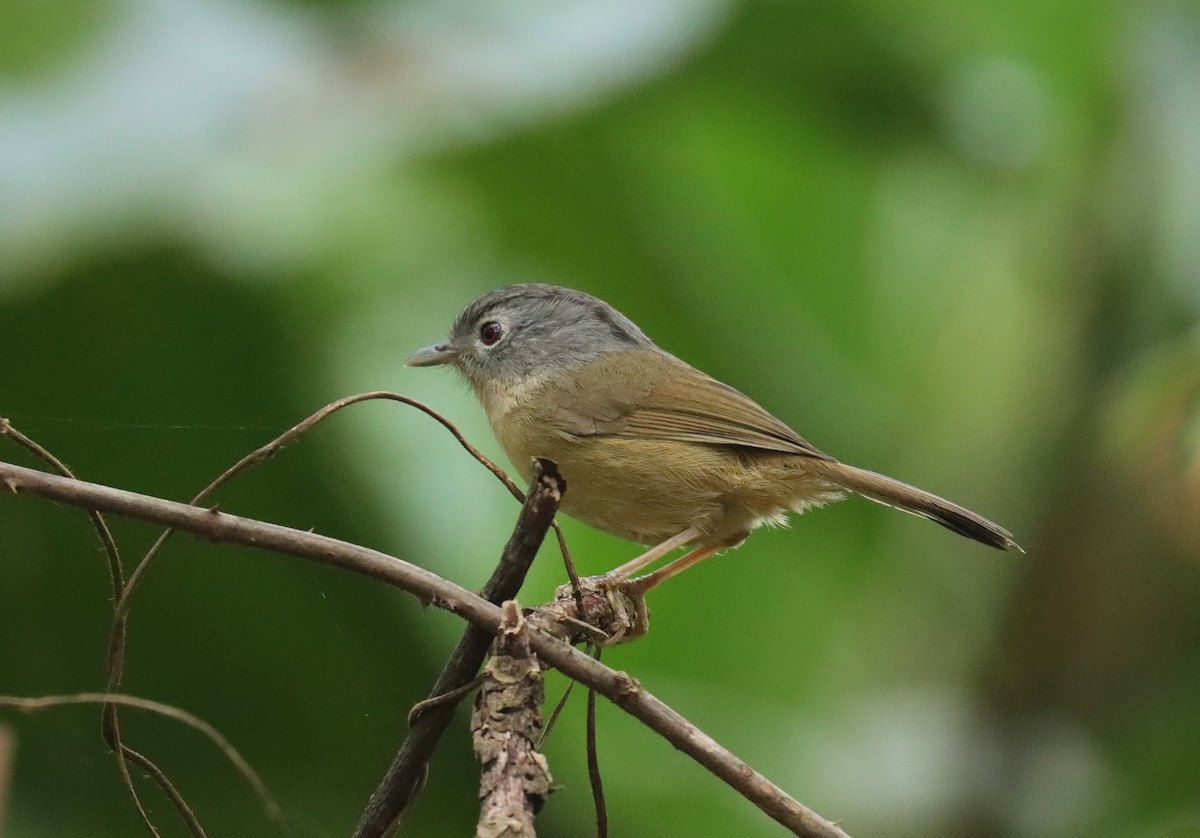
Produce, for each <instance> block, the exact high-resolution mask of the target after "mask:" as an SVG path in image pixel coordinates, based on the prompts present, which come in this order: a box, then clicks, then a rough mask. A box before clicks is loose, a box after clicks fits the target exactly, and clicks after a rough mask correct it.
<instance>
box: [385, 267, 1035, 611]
mask: <svg viewBox="0 0 1200 838" xmlns="http://www.w3.org/2000/svg"><path fill="white" fill-rule="evenodd" d="M406 364H407V365H408V366H412V367H426V366H434V365H438V364H448V365H451V366H453V367H455V368H456V369H457V370H458V371H459V372H460V373H462V375H463V376H464V377H465V378H466V380H467V382H468V383H470V385H471V388H472V389H473V390H474V391H475V394H476V395H477V396H478V397H479V400H480V402H482V404H483V408H484V410H485V411H487V416H488V421H489V422H490V423H491V426H492V430H493V431H494V432H495V434H496V438H497V439H498V440H499V442H500V445H501V446H502V447H503V448H504V451H505V453H506V454H507V455H508V457H509V459H510V460H512V462H513V465H514V466H516V468H517V470H518V471H519V472H520V473H521V475H522V476H523V477H524V478H525V479H526V480H529V479H531V477H532V468H533V466H532V458H533V457H545V458H548V459H551V460H553V461H554V462H556V463H557V464H558V467H559V470H560V471H561V472H562V474H563V476H564V477H565V478H566V480H567V486H568V491H567V492H566V494H565V495H564V497H563V506H562V509H563V511H565V512H566V513H567V514H569V515H571V516H572V517H574V518H578V519H579V520H580V521H583V522H584V523H586V524H589V525H591V526H593V527H596V528H597V529H601V530H604V531H605V532H609V533H612V534H613V535H617V536H620V537H621V538H626V539H629V540H630V541H636V542H639V543H641V544H646V545H653V546H652V547H651V549H650V550H648V551H647V552H645V553H643V554H642V555H640V556H638V557H637V558H635V559H633V560H632V561H630V562H627V563H626V564H624V565H622V566H620V567H618V568H617V569H615V570H613V571H611V572H610V573H609V574H607V576H608V577H609V578H611V579H612V580H615V581H618V582H622V583H628V584H630V585H631V586H632V588H633V590H634V591H636V592H637V593H639V594H644V593H645V592H646V591H648V590H650V589H651V588H653V587H655V586H656V585H658V584H660V583H661V582H663V581H665V580H666V579H668V578H670V577H671V576H674V575H675V574H677V573H679V572H680V571H682V570H685V569H686V568H688V567H690V566H692V565H694V564H696V563H697V562H699V561H700V560H702V559H704V558H706V557H708V556H711V555H712V554H713V553H715V552H717V551H719V550H721V549H724V548H727V547H733V546H736V545H738V544H740V543H741V542H742V541H743V540H745V538H746V536H747V535H749V534H750V531H751V530H753V529H754V528H755V527H758V526H761V525H762V524H767V523H778V522H781V521H783V520H784V519H785V518H786V516H787V514H788V513H789V512H803V511H804V510H806V509H808V508H809V507H813V506H820V505H822V504H825V503H828V502H830V501H834V500H838V499H840V498H842V497H843V496H844V494H845V492H847V491H849V492H855V493H857V494H859V495H862V496H863V497H865V498H868V499H870V500H873V501H876V502H877V503H882V504H886V505H888V506H893V507H895V508H897V509H901V510H903V511H905V512H910V513H912V514H914V515H919V516H921V517H923V518H928V519H930V520H932V521H936V522H937V523H939V524H941V525H942V526H943V527H946V528H947V529H950V530H953V531H954V532H956V533H958V534H959V535H963V536H966V537H967V538H971V539H974V540H975V541H979V542H982V543H983V544H986V545H988V546H989V547H995V548H998V549H1001V550H1011V549H1017V550H1019V549H1020V547H1019V546H1018V545H1017V543H1016V542H1015V541H1014V540H1013V537H1012V535H1011V533H1009V532H1008V531H1007V530H1005V529H1004V528H1003V527H1001V526H998V525H996V524H993V523H992V522H991V521H989V520H987V519H986V518H983V517H982V516H980V515H977V514H975V513H974V512H971V511H970V510H969V509H965V508H963V507H961V506H958V505H957V504H954V503H951V502H950V501H947V500H944V499H942V498H940V497H938V496H936V495H933V494H930V493H929V492H926V491H923V490H921V489H918V488H916V487H914V486H909V485H908V484H907V483H901V482H900V481H899V480H893V479H892V478H890V477H885V476H884V475H882V474H876V473H875V472H873V471H866V470H864V469H860V468H856V467H854V466H850V465H846V464H845V463H841V462H838V461H837V460H835V459H834V458H833V457H831V456H829V455H828V454H826V453H824V452H823V451H821V450H819V449H817V448H815V447H814V446H813V445H812V444H811V443H809V442H808V441H807V440H805V439H804V438H803V437H801V436H800V435H799V434H797V433H796V432H795V431H793V430H792V429H791V428H790V427H788V426H787V425H785V424H784V423H783V422H781V421H780V420H778V419H776V418H775V417H774V416H772V415H771V414H770V413H768V412H767V411H766V410H764V409H763V408H762V407H760V406H759V405H758V404H757V403H756V402H755V401H754V400H752V399H750V398H749V397H748V396H746V395H744V394H742V393H740V392H739V391H737V390H735V389H734V388H732V387H730V386H729V385H727V384H723V383H721V382H720V381H717V380H716V379H715V378H712V377H711V376H708V375H706V374H704V373H702V372H700V371H699V370H697V369H696V368H695V367H692V366H690V365H689V364H687V363H685V362H683V361H681V360H680V359H678V358H676V357H675V356H674V355H671V354H670V353H668V352H665V351H663V350H662V349H660V348H659V347H658V346H656V345H655V344H654V342H653V341H651V340H650V338H648V337H646V335H645V334H644V333H643V332H642V330H641V329H639V328H638V327H637V326H636V325H634V323H633V321H631V320H630V319H629V318H628V317H626V316H625V315H623V314H621V313H620V312H619V311H617V310H616V309H615V308H613V307H612V306H610V305H609V304H608V303H605V302H604V301H603V300H600V299H597V298H596V297H593V296H591V295H590V294H585V293H583V292H582V291H575V290H572V289H569V288H560V287H558V286H555V285H542V284H524V285H512V286H509V287H506V288H500V289H497V290H495V291H492V292H489V293H487V294H484V295H483V296H481V297H479V298H478V299H476V300H475V301H474V302H472V303H471V304H470V305H468V306H467V307H466V308H465V309H464V310H463V311H462V313H461V314H460V315H459V316H458V319H456V320H455V321H454V324H453V326H452V327H451V329H450V336H449V338H448V339H447V340H446V341H444V342H443V343H437V344H434V345H432V346H427V347H425V348H424V349H421V350H419V351H417V352H416V353H415V354H413V355H412V356H411V357H410V358H409V359H408V361H407V362H406ZM688 545H690V546H691V547H692V550H691V552H689V553H687V554H686V555H684V556H683V557H681V558H679V559H676V560H675V561H674V562H671V563H670V564H667V565H666V566H664V567H662V568H660V569H658V570H656V571H654V572H653V573H649V574H647V575H645V576H642V577H639V578H637V579H633V578H632V577H633V575H634V574H635V573H637V572H638V571H640V570H642V569H644V568H646V567H648V566H649V565H650V564H652V563H654V562H655V561H656V560H658V559H660V558H662V557H663V556H666V555H667V554H668V553H670V552H671V551H673V550H675V549H677V548H680V547H684V546H688Z"/></svg>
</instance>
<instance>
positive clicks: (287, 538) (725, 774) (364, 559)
mask: <svg viewBox="0 0 1200 838" xmlns="http://www.w3.org/2000/svg"><path fill="white" fill-rule="evenodd" d="M0 487H4V488H7V489H8V490H9V491H11V492H13V493H18V494H19V493H28V494H32V495H36V496H39V497H42V498H46V499H48V500H55V501H59V502H62V503H68V504H72V505H75V506H80V507H83V508H85V509H95V510H99V511H102V512H110V513H114V514H119V515H124V516H126V517H130V518H135V519H138V520H142V521H149V522H150V523H153V524H157V525H159V526H168V527H175V528H177V529H182V530H186V531H188V532H191V533H194V534H196V535H198V536H200V537H202V538H204V539H206V540H208V541H211V542H214V543H226V544H240V545H242V546H246V547H253V548H255V549H259V550H265V551H270V552H273V553H280V554H285V555H290V556H296V557H299V558H303V559H308V560H310V561H315V562H319V563H321V564H326V565H331V566H334V567H339V568H342V569H344V570H348V571H351V572H353V573H359V574H362V575H364V576H368V577H370V578H372V579H377V580H379V581H381V582H384V583H386V584H389V585H393V586H395V587H398V588H402V589H404V590H406V591H409V592H410V593H412V594H414V595H415V596H417V597H419V598H420V599H421V600H423V601H425V602H429V603H432V604H433V605H435V606H437V607H439V608H443V609H445V610H447V611H450V612H452V613H454V614H458V615H459V616H461V617H463V618H464V619H466V620H469V621H470V622H471V623H472V624H474V625H476V626H478V627H480V628H482V629H484V630H485V631H487V632H489V633H492V634H495V633H496V631H497V630H498V627H499V625H500V609H499V607H498V606H496V605H493V604H492V603H489V602H487V601H486V600H484V599H482V598H481V597H478V596H476V595H475V594H472V593H471V592H469V591H467V590H466V589H464V588H462V587H460V586H458V585H455V584H454V583H452V582H449V581H447V580H445V579H442V578H441V577H440V576H437V575H436V574H434V573H431V572H430V571H428V570H425V569H423V568H420V567H417V566H415V565H412V564H409V563H408V562H405V561H402V560H400V559H397V558H394V557H392V556H388V555H386V554H384V553H380V552H378V551H375V550H370V549H368V548H365V547H360V546H358V545H355V544H348V543H346V542H344V541H339V540H337V539H335V538H329V537H328V536H323V535H317V534H315V533H309V532H302V531H300V530H294V529H291V528H289V527H283V526H279V525H278V524H269V523H266V522H263V521H253V520H249V519H246V518H240V517H238V516H235V515H228V514H226V513H224V512H216V511H211V510H205V509H198V508H196V507H193V506H189V505H187V504H182V503H175V502H172V501H168V500H163V499H161V498H154V497H149V496H147V495H139V494H136V493H134V492H128V491H125V490H122V489H115V488H112V487H109V486H100V485H97V484H94V483H86V482H84V481H80V480H69V479H67V478H63V477H57V476H55V475H51V474H46V473H44V472H40V471H35V470H33V469H27V468H22V467H20V466H14V465H10V464H8V463H0ZM529 643H530V646H531V647H532V648H533V650H534V652H536V653H537V655H538V657H540V658H541V659H542V660H543V661H544V662H545V663H546V664H548V665H550V666H553V667H555V668H556V669H558V670H559V671H561V672H562V673H563V674H565V675H567V676H568V677H569V678H573V679H574V680H576V681H579V682H580V683H581V684H584V685H586V686H591V687H594V688H595V689H596V691H597V692H599V693H600V694H601V695H603V696H604V697H605V698H607V699H609V700H610V701H612V702H613V703H615V704H616V705H617V706H618V707H620V708H621V709H622V710H624V711H626V712H627V713H629V714H630V715H632V716H634V717H635V718H637V719H639V720H640V721H641V722H642V723H644V724H645V725H646V726H647V727H649V728H650V729H651V730H653V731H655V732H656V733H658V734H659V735H661V736H662V737H663V738H665V739H666V740H667V741H669V742H670V743H671V744H672V745H674V746H675V747H676V748H678V749H679V750H681V751H683V752H684V753H686V754H688V755H689V756H690V757H692V759H694V760H696V761H697V762H699V763H700V764H701V765H703V766H704V767H705V768H707V769H708V770H709V771H710V772H711V773H713V774H714V775H716V776H717V777H718V778H720V779H721V780H723V781H724V782H725V783H727V784H728V785H729V786H730V787H732V788H733V789H735V790H736V791H737V792H738V793H739V794H741V795H743V796H744V797H746V798H747V799H748V800H750V801H751V802H752V803H753V804H754V805H755V806H757V807H758V808H759V809H761V810H762V811H763V812H764V813H765V814H766V815H768V816H769V817H771V818H773V819H774V820H776V821H778V822H779V823H780V824H782V825H784V826H785V827H787V828H788V829H790V830H791V831H792V832H793V834H795V835H799V836H803V837H804V838H846V833H845V832H843V831H842V830H841V829H840V828H839V827H838V826H837V825H836V824H834V823H832V822H830V821H828V820H826V819H824V818H822V817H821V816H820V815H818V814H816V813H815V812H813V811H812V810H811V809H809V808H807V807H806V806H804V805H803V804H801V803H799V802H797V801H796V800H794V799H793V798H791V797H790V796H788V794H787V793H786V792H784V791H783V790H782V789H780V788H779V787H778V786H776V785H775V784H774V783H772V782H771V781H770V780H768V779H767V778H766V777H764V776H762V775H761V774H759V773H758V772H757V771H755V770H754V769H752V768H751V767H750V766H749V765H747V764H746V763H745V762H743V761H742V760H740V759H738V758H737V757H736V756H734V755H733V754H732V753H730V752H729V751H728V750H726V749H725V748H723V747H721V745H719V744H718V743H717V742H716V741H715V740H713V739H712V737H710V736H708V734H706V733H704V732H703V731H701V730H700V729H699V728H697V727H695V726H694V725H693V724H691V723H690V722H689V721H687V719H685V718H684V717H683V716H681V715H680V714H679V713H677V712H676V711H675V710H673V709H671V708H670V707H668V706H667V705H666V704H664V703H663V702H662V701H660V700H659V699H658V698H655V697H654V696H653V695H651V694H650V693H648V692H647V691H646V690H645V689H643V688H642V686H641V684H640V683H638V681H637V680H636V679H635V678H633V677H631V676H630V675H628V674H627V673H624V672H619V671H616V670H613V669H610V668H609V667H607V666H604V665H603V664H601V663H600V662H598V661H596V660H593V659H592V658H591V657H589V656H588V655H586V654H584V653H583V652H580V651H579V650H577V649H574V648H572V647H571V646H569V645H567V644H566V643H564V642H563V641H561V640H558V639H557V638H554V637H551V636H549V635H548V634H546V633H544V632H542V631H540V630H538V631H533V632H530V636H529Z"/></svg>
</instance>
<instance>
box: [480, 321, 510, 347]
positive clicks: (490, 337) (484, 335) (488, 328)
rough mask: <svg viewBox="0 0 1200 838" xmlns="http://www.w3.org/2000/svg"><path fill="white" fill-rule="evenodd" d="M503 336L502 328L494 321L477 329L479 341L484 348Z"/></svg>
mask: <svg viewBox="0 0 1200 838" xmlns="http://www.w3.org/2000/svg"><path fill="white" fill-rule="evenodd" d="M503 335H504V328H503V327H502V326H501V325H500V324H499V323H497V322H495V321H494V320H492V321H488V322H487V323H484V324H483V325H482V326H480V327H479V339H480V340H481V341H483V345H484V346H491V345H492V344H494V343H495V342H496V341H498V340H500V338H501V337H502V336H503Z"/></svg>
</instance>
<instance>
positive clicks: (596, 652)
mask: <svg viewBox="0 0 1200 838" xmlns="http://www.w3.org/2000/svg"><path fill="white" fill-rule="evenodd" d="M591 651H592V657H594V658H595V659H596V662H597V663H599V662H600V652H601V647H600V646H593V647H592V650H591ZM585 738H586V739H587V767H588V785H590V786H591V787H592V806H593V807H594V808H595V810H596V838H608V804H607V803H605V802H604V780H603V778H602V777H601V776H600V754H599V752H598V750H597V748H596V691H595V690H593V689H590V688H589V689H588V694H587V736H586V737H585Z"/></svg>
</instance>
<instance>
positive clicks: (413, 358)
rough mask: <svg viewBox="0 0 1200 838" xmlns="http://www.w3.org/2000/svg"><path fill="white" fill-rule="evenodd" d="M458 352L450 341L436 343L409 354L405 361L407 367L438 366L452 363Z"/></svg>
mask: <svg viewBox="0 0 1200 838" xmlns="http://www.w3.org/2000/svg"><path fill="white" fill-rule="evenodd" d="M457 357H458V353H457V352H456V351H454V349H452V348H451V347H450V344H448V343H434V344H431V345H429V346H426V347H424V348H422V349H418V350H417V351H416V352H414V353H413V354H411V355H409V356H408V360H407V361H405V362H404V366H406V367H436V366H439V365H441V364H451V363H453V362H454V359H455V358H457Z"/></svg>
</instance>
